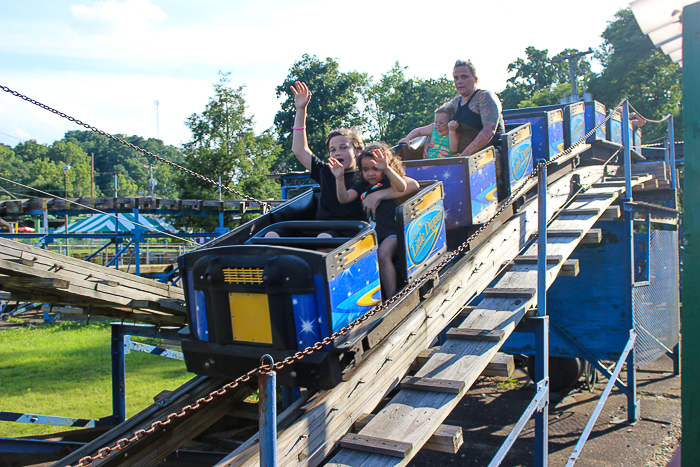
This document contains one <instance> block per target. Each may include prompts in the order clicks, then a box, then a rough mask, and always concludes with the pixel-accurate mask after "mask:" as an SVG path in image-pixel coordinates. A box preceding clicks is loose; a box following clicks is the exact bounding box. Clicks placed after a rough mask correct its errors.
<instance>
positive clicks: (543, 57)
mask: <svg viewBox="0 0 700 467" xmlns="http://www.w3.org/2000/svg"><path fill="white" fill-rule="evenodd" d="M578 53H579V51H578V50H576V49H564V50H562V51H561V52H559V53H558V54H556V55H555V56H554V57H552V58H551V59H550V58H549V56H548V54H549V51H548V50H547V49H542V50H540V49H537V48H535V47H532V46H530V47H527V48H526V49H525V58H518V59H517V60H516V61H514V62H513V63H510V64H508V72H509V73H515V75H514V76H511V77H510V78H508V80H507V81H508V84H507V85H506V88H505V89H504V90H503V91H501V92H500V93H499V94H498V96H499V97H500V99H501V103H502V104H503V108H504V109H514V108H518V107H529V106H530V103H531V102H532V100H533V99H534V101H536V102H538V103H539V105H551V104H557V103H559V99H560V98H561V97H564V95H561V93H562V91H563V90H564V89H565V88H564V87H562V85H564V84H568V85H569V93H570V91H571V83H569V63H568V61H567V60H563V61H560V62H554V63H552V60H553V59H556V58H561V57H565V56H568V55H575V54H578ZM572 60H573V66H574V74H575V76H576V86H577V89H578V90H579V94H582V93H583V90H585V89H586V88H587V86H588V83H589V82H590V80H591V78H592V77H593V73H592V71H591V64H590V62H589V61H588V58H587V57H586V56H581V57H577V58H574V59H572ZM536 95H537V96H536ZM535 96H536V97H535ZM524 101H528V102H527V103H525V102H524Z"/></svg>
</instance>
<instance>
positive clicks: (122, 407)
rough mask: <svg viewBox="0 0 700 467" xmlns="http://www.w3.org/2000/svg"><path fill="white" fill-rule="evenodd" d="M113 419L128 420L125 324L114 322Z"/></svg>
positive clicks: (117, 420) (115, 421) (116, 420)
mask: <svg viewBox="0 0 700 467" xmlns="http://www.w3.org/2000/svg"><path fill="white" fill-rule="evenodd" d="M112 420H113V422H114V424H117V423H122V422H123V421H124V420H126V365H125V363H124V326H122V325H121V323H112Z"/></svg>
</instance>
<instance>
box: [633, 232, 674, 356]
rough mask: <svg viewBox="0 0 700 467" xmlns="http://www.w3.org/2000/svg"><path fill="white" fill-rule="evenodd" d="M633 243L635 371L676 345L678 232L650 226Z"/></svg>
mask: <svg viewBox="0 0 700 467" xmlns="http://www.w3.org/2000/svg"><path fill="white" fill-rule="evenodd" d="M634 240H635V242H634V243H635V266H636V267H635V269H636V270H635V287H634V291H633V300H634V329H635V331H636V332H637V341H636V343H635V345H634V350H635V356H636V360H637V366H638V367H639V366H641V365H643V364H645V363H649V362H653V361H654V360H656V359H658V358H659V357H661V356H662V355H663V354H664V353H666V352H672V349H673V347H674V346H675V345H676V344H678V331H679V318H680V314H679V290H678V286H679V270H678V232H677V231H673V230H657V229H655V228H654V227H653V224H652V229H651V232H650V233H635V236H634ZM647 245H648V248H647Z"/></svg>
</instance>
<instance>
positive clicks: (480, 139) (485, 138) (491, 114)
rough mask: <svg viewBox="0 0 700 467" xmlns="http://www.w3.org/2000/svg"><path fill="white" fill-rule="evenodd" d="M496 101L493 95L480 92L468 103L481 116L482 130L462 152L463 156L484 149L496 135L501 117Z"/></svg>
mask: <svg viewBox="0 0 700 467" xmlns="http://www.w3.org/2000/svg"><path fill="white" fill-rule="evenodd" d="M497 99H498V98H497V97H496V98H495V97H493V94H491V93H489V92H485V91H482V92H480V93H478V94H477V95H476V96H475V97H474V99H473V100H472V101H471V102H470V103H469V108H470V109H471V110H473V111H474V112H477V113H479V114H480V115H481V123H482V125H483V126H484V128H483V129H482V130H481V131H480V132H479V134H478V135H477V136H476V138H474V141H472V142H471V144H469V146H468V147H467V149H466V150H465V151H464V154H465V155H471V154H474V153H476V152H478V151H480V150H482V149H484V148H485V147H486V145H487V144H488V143H489V141H490V140H491V138H492V137H493V135H494V134H496V126H497V125H498V120H499V117H500V115H501V105H500V102H498V101H497Z"/></svg>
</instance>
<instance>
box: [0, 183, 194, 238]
mask: <svg viewBox="0 0 700 467" xmlns="http://www.w3.org/2000/svg"><path fill="white" fill-rule="evenodd" d="M0 180H2V181H5V182H10V183H14V184H15V185H18V186H21V187H23V188H28V189H30V190H34V191H37V192H39V193H41V194H43V195H46V196H49V197H51V198H55V199H62V200H63V201H66V202H68V203H71V204H76V205H78V206H80V207H83V208H85V209H90V210H91V211H95V212H98V213H100V214H105V215H107V216H110V217H113V218H115V219H117V221H118V220H119V218H118V217H117V215H115V214H110V213H108V212H105V211H102V210H100V209H97V208H93V207H92V206H87V205H85V204H81V203H78V202H76V201H71V200H69V199H67V198H64V197H62V196H56V195H52V194H51V193H47V192H45V191H42V190H40V189H38V188H34V187H31V186H27V185H24V184H22V183H19V182H15V181H14V180H10V179H7V178H5V177H0ZM130 222H132V221H130ZM132 223H133V224H136V225H140V226H141V227H143V228H145V229H146V230H149V231H151V232H158V233H160V234H164V235H165V236H167V237H172V238H174V239H177V240H182V241H184V242H187V243H194V244H197V242H196V241H194V240H191V239H189V238H184V237H178V236H177V235H174V234H171V233H169V232H163V231H161V230H156V229H154V228H152V227H149V226H147V225H144V224H142V223H140V222H136V221H133V222H132Z"/></svg>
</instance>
